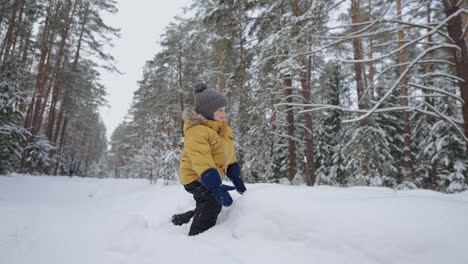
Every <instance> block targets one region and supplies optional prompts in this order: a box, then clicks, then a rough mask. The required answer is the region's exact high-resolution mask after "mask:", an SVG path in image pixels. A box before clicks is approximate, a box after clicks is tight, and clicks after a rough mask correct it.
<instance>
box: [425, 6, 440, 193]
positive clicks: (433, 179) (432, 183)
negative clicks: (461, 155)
mask: <svg viewBox="0 0 468 264" xmlns="http://www.w3.org/2000/svg"><path fill="white" fill-rule="evenodd" d="M431 3H432V0H428V1H427V3H426V23H427V25H430V24H431V23H432V19H431V13H432V11H431ZM427 31H430V29H427ZM432 41H433V40H432V35H429V36H427V43H428V44H427V49H430V48H432V47H433V46H434V45H433V44H432ZM433 58H434V52H433V51H431V52H429V53H428V54H427V59H428V60H432V59H433ZM433 72H434V64H433V63H428V64H426V73H429V74H430V73H433ZM426 85H427V86H428V87H433V86H434V82H433V81H432V80H429V81H427V82H426ZM425 93H427V94H429V93H430V92H428V91H425ZM425 101H426V102H427V103H428V104H430V105H434V99H433V98H430V97H426V98H425ZM426 120H427V123H428V124H429V126H431V127H432V126H433V125H434V123H435V118H434V117H432V116H429V115H428V116H427V117H426ZM430 140H432V142H433V143H435V141H436V139H435V138H434V137H431V138H430ZM438 181H439V179H438V177H437V167H436V166H435V164H434V163H433V162H431V170H430V171H429V186H427V189H430V190H435V189H436V187H437V182H438Z"/></svg>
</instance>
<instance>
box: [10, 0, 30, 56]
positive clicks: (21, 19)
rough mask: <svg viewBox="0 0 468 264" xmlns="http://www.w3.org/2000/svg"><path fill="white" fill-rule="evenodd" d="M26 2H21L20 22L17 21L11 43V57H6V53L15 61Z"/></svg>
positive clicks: (24, 0) (23, 0)
mask: <svg viewBox="0 0 468 264" xmlns="http://www.w3.org/2000/svg"><path fill="white" fill-rule="evenodd" d="M25 4H26V0H22V1H21V3H20V9H19V14H18V22H17V23H16V28H15V32H14V33H13V42H12V44H11V50H10V55H9V56H10V58H6V57H7V54H5V59H9V60H11V61H13V59H14V55H15V49H16V43H17V41H18V35H19V34H20V29H21V27H22V23H23V17H24V15H23V14H24V6H25Z"/></svg>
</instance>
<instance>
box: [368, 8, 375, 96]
mask: <svg viewBox="0 0 468 264" xmlns="http://www.w3.org/2000/svg"><path fill="white" fill-rule="evenodd" d="M368 5H369V6H368V11H369V21H372V20H374V18H373V15H372V4H371V0H369V2H368ZM369 31H371V30H370V29H369ZM368 41H369V53H368V54H367V55H368V57H369V59H370V60H372V58H373V57H374V41H373V38H372V36H369V37H368ZM374 74H375V67H374V62H373V61H370V62H369V83H370V84H371V87H369V88H370V90H369V97H370V98H373V97H374V94H375V91H374V84H373V82H374Z"/></svg>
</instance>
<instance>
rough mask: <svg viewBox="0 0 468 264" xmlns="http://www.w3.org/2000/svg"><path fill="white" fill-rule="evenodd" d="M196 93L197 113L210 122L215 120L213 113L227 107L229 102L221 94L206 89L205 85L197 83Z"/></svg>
mask: <svg viewBox="0 0 468 264" xmlns="http://www.w3.org/2000/svg"><path fill="white" fill-rule="evenodd" d="M193 90H194V92H195V111H196V112H197V113H199V114H201V115H202V116H204V117H205V118H206V119H208V120H214V115H213V113H214V112H216V111H217V110H218V109H220V108H221V107H225V106H226V105H227V100H226V97H225V96H224V95H222V94H221V93H220V92H218V91H215V90H213V89H210V88H208V87H206V85H205V84H204V83H197V84H195V86H194V88H193Z"/></svg>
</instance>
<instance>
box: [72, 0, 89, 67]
mask: <svg viewBox="0 0 468 264" xmlns="http://www.w3.org/2000/svg"><path fill="white" fill-rule="evenodd" d="M90 5H91V3H90V1H89V0H88V1H86V7H85V11H84V14H83V20H82V21H81V29H80V37H79V38H78V44H77V46H76V53H75V59H74V60H73V65H74V66H75V67H76V65H77V64H78V59H79V58H80V51H81V43H82V41H83V36H84V33H85V30H86V25H87V24H88V18H89V13H90Z"/></svg>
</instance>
